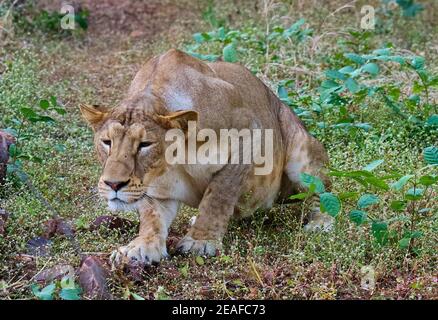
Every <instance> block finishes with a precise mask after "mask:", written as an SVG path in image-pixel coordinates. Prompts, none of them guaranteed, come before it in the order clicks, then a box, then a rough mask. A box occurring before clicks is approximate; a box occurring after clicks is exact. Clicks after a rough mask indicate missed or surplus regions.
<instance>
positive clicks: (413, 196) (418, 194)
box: [405, 188, 424, 201]
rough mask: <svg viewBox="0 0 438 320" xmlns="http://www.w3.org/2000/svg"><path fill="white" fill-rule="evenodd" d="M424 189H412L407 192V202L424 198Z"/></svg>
mask: <svg viewBox="0 0 438 320" xmlns="http://www.w3.org/2000/svg"><path fill="white" fill-rule="evenodd" d="M423 193H424V189H421V188H411V189H409V190H408V192H406V194H405V199H407V200H413V201H415V200H419V199H421V198H422V197H423Z"/></svg>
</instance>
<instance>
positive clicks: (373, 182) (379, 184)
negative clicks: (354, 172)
mask: <svg viewBox="0 0 438 320" xmlns="http://www.w3.org/2000/svg"><path fill="white" fill-rule="evenodd" d="M364 180H365V181H366V182H368V183H369V184H371V185H373V186H375V187H377V188H379V189H383V190H389V186H388V184H387V183H386V182H385V181H384V180H382V179H379V178H377V177H374V176H373V177H366V178H364Z"/></svg>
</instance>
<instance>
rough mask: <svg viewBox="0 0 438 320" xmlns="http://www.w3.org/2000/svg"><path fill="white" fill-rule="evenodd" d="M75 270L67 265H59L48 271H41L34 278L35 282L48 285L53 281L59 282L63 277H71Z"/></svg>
mask: <svg viewBox="0 0 438 320" xmlns="http://www.w3.org/2000/svg"><path fill="white" fill-rule="evenodd" d="M74 273H75V270H74V269H73V267H72V266H71V265H69V264H59V265H56V266H54V267H52V268H50V269H47V270H43V271H41V272H40V273H38V274H37V275H36V276H35V278H34V279H35V281H37V282H43V283H49V282H52V281H53V280H60V279H62V278H63V277H64V276H73V275H74Z"/></svg>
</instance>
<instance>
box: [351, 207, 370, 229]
mask: <svg viewBox="0 0 438 320" xmlns="http://www.w3.org/2000/svg"><path fill="white" fill-rule="evenodd" d="M350 221H352V222H354V223H356V224H357V225H358V226H360V225H361V224H363V223H364V222H366V221H367V213H366V212H365V211H362V210H352V211H351V212H350Z"/></svg>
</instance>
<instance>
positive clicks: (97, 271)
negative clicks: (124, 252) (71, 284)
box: [78, 256, 112, 300]
mask: <svg viewBox="0 0 438 320" xmlns="http://www.w3.org/2000/svg"><path fill="white" fill-rule="evenodd" d="M78 277H79V284H80V285H81V287H82V289H83V290H84V295H85V296H87V297H88V298H90V299H98V300H108V299H112V296H111V294H110V292H109V290H108V286H107V278H108V269H107V267H106V266H105V265H104V263H103V262H102V260H100V259H99V258H98V257H95V256H87V257H85V258H84V259H83V260H82V263H81V267H80V268H79V272H78Z"/></svg>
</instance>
